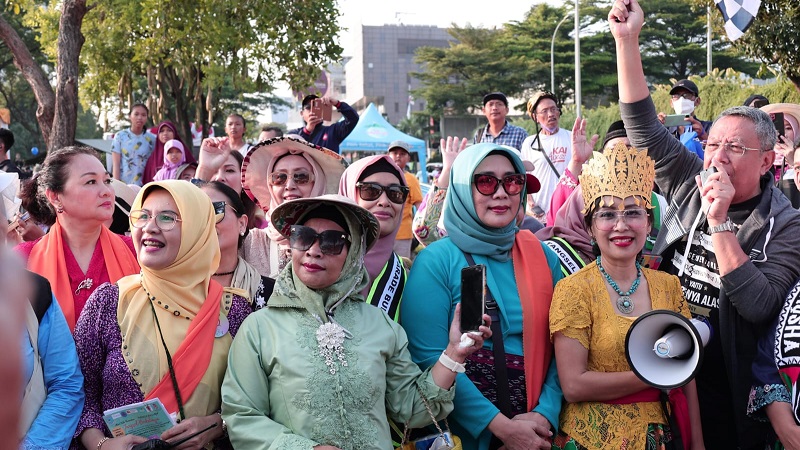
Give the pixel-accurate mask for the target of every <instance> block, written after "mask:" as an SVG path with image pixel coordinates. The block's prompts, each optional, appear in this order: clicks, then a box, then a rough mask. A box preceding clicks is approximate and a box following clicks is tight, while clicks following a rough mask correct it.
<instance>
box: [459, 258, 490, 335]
mask: <svg viewBox="0 0 800 450" xmlns="http://www.w3.org/2000/svg"><path fill="white" fill-rule="evenodd" d="M485 309H486V266H484V265H483V264H477V265H474V266H469V267H464V268H463V269H461V332H462V333H466V332H469V331H478V328H479V327H480V326H481V325H483V314H484V311H485Z"/></svg>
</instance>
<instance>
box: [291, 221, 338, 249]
mask: <svg viewBox="0 0 800 450" xmlns="http://www.w3.org/2000/svg"><path fill="white" fill-rule="evenodd" d="M317 240H319V251H321V252H322V254H324V255H338V254H340V253H342V249H344V244H350V236H348V235H347V234H345V233H344V232H343V231H336V230H325V231H323V232H322V233H317V232H316V231H314V229H313V228H311V227H306V226H303V225H292V227H291V228H290V234H289V246H290V247H292V248H293V249H295V250H301V251H306V250H308V249H310V248H311V246H312V245H314V242H315V241H317Z"/></svg>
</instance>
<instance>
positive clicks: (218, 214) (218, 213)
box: [211, 202, 239, 223]
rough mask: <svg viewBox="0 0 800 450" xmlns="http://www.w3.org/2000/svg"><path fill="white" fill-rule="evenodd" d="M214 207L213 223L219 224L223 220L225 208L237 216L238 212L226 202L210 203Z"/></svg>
mask: <svg viewBox="0 0 800 450" xmlns="http://www.w3.org/2000/svg"><path fill="white" fill-rule="evenodd" d="M211 204H212V205H214V223H220V222H222V221H223V220H225V207H226V206H227V207H228V208H230V209H231V211H233V212H234V213H235V214H236V216H237V217H238V216H239V211H237V210H236V208H234V207H233V206H231V205H229V204H228V203H227V202H211Z"/></svg>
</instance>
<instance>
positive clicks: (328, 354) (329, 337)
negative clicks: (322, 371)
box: [317, 322, 347, 375]
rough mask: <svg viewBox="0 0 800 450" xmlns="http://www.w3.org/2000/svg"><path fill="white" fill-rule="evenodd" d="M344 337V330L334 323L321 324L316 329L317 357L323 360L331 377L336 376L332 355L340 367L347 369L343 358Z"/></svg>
mask: <svg viewBox="0 0 800 450" xmlns="http://www.w3.org/2000/svg"><path fill="white" fill-rule="evenodd" d="M345 336H346V334H345V329H344V328H343V327H342V326H341V325H339V324H338V323H336V322H327V323H323V324H321V325H320V326H319V328H317V347H319V355H320V356H322V357H323V358H325V365H326V366H328V370H329V371H330V373H331V375H334V374H336V362H335V361H334V359H333V356H334V355H336V358H337V359H338V360H339V364H341V365H342V367H347V360H346V359H345V357H344V339H345Z"/></svg>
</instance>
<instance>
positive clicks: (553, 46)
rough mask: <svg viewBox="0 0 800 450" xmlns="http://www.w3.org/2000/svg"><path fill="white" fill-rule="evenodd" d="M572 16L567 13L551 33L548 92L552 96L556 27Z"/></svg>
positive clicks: (554, 80)
mask: <svg viewBox="0 0 800 450" xmlns="http://www.w3.org/2000/svg"><path fill="white" fill-rule="evenodd" d="M570 14H572V11H570V12H568V13H567V14H566V15H565V16H564V18H563V19H561V21H560V22H558V25H556V29H555V31H553V39H552V40H551V41H550V92H552V93H553V94H555V93H556V72H555V67H556V64H555V56H554V55H555V50H556V34H557V33H558V27H560V26H561V24H562V23H564V22H565V21H566V20H567V19H568V18H569V15H570Z"/></svg>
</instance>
